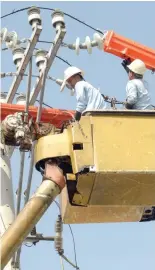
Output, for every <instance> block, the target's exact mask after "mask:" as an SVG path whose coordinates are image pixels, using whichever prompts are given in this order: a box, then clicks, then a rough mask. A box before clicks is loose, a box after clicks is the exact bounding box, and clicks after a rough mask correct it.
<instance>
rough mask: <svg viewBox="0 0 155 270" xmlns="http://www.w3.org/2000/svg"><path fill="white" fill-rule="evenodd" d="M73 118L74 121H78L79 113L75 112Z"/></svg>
mask: <svg viewBox="0 0 155 270" xmlns="http://www.w3.org/2000/svg"><path fill="white" fill-rule="evenodd" d="M74 118H75V120H76V121H80V118H81V113H80V112H78V111H76V112H75V115H74Z"/></svg>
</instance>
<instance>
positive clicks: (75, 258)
mask: <svg viewBox="0 0 155 270" xmlns="http://www.w3.org/2000/svg"><path fill="white" fill-rule="evenodd" d="M54 203H55V204H56V206H57V207H58V209H59V212H60V204H59V203H58V202H57V201H56V200H54ZM60 214H61V213H60ZM68 227H69V229H70V232H71V236H72V240H73V247H74V260H75V266H76V269H79V267H78V263H77V255H76V253H77V252H76V244H75V238H74V234H73V231H72V227H71V225H70V224H68ZM63 258H64V259H65V260H66V257H65V256H64V257H63ZM68 262H69V263H70V261H68ZM71 264H72V263H71ZM72 266H73V264H72Z"/></svg>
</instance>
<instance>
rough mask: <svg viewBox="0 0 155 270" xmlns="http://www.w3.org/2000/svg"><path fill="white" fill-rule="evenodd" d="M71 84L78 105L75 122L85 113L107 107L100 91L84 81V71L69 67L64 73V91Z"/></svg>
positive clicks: (62, 87)
mask: <svg viewBox="0 0 155 270" xmlns="http://www.w3.org/2000/svg"><path fill="white" fill-rule="evenodd" d="M66 84H69V85H70V86H71V87H72V88H73V89H74V91H75V95H76V100H77V105H76V113H75V116H74V118H75V120H77V121H79V120H80V118H81V114H82V113H83V112H84V111H92V110H103V109H105V107H106V105H105V102H104V99H103V96H102V95H101V93H100V91H99V90H98V89H96V88H94V87H93V86H92V85H91V84H89V83H88V82H86V81H85V80H84V79H83V71H82V70H80V69H79V68H76V67H69V68H67V69H66V70H65V71H64V81H63V84H62V86H61V91H63V89H64V87H65V85H66Z"/></svg>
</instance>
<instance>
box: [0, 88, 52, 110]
mask: <svg viewBox="0 0 155 270" xmlns="http://www.w3.org/2000/svg"><path fill="white" fill-rule="evenodd" d="M3 93H4V94H8V92H3ZM15 95H17V96H19V95H20V93H18V92H17V93H16V94H15ZM36 101H37V102H38V103H39V100H38V99H36ZM43 105H44V106H46V107H48V108H50V109H53V107H51V106H50V105H48V104H46V103H44V102H43Z"/></svg>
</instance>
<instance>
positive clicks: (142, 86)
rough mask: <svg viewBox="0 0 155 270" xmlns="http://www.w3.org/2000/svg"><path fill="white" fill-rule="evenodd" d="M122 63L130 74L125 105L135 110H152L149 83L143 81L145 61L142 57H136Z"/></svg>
mask: <svg viewBox="0 0 155 270" xmlns="http://www.w3.org/2000/svg"><path fill="white" fill-rule="evenodd" d="M122 65H123V67H124V68H125V70H126V71H127V73H128V76H129V81H128V83H127V85H126V102H125V107H126V108H127V109H134V110H151V109H152V106H151V98H150V95H149V92H148V89H147V84H146V82H145V81H143V76H144V73H145V71H146V66H145V64H144V62H143V61H141V60H140V59H136V60H134V61H133V62H131V60H130V59H127V60H124V61H123V62H122Z"/></svg>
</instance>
